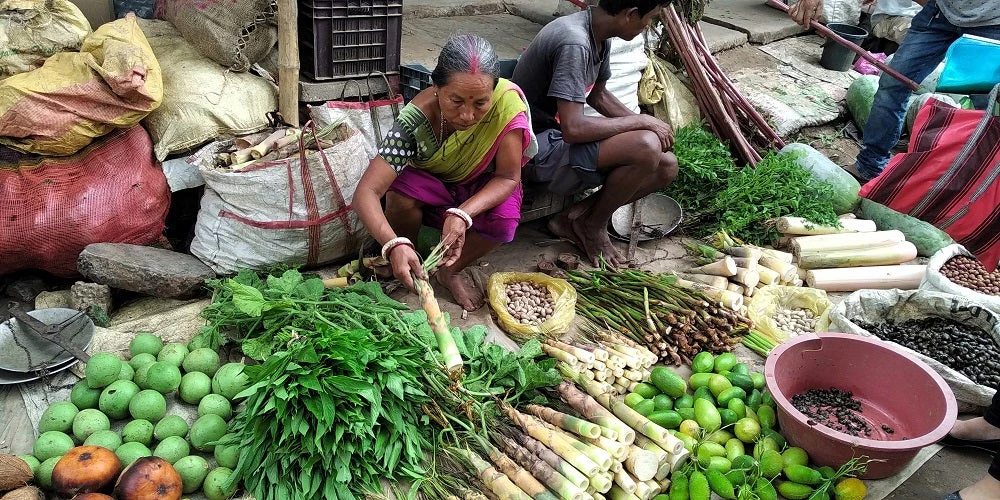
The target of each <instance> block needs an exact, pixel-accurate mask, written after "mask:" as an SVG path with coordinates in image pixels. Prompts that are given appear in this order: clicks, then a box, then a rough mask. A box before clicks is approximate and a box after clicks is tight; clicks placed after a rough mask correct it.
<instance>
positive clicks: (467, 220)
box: [444, 207, 472, 229]
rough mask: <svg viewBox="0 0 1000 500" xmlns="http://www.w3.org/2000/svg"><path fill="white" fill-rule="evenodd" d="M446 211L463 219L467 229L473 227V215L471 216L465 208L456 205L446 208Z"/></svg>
mask: <svg viewBox="0 0 1000 500" xmlns="http://www.w3.org/2000/svg"><path fill="white" fill-rule="evenodd" d="M444 212H445V213H446V214H451V215H454V216H456V217H458V218H460V219H462V220H463V221H464V222H465V228H466V229H469V228H471V227H472V216H470V215H469V214H468V213H466V212H465V210H462V209H461V208H458V207H455V208H449V209H448V210H445V211H444Z"/></svg>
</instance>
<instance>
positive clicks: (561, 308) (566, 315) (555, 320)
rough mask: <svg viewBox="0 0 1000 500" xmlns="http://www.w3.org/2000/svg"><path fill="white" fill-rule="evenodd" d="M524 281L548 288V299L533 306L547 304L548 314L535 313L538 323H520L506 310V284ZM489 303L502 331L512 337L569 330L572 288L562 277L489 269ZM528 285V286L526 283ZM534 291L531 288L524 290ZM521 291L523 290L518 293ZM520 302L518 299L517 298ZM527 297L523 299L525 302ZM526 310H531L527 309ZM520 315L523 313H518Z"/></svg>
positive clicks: (573, 299) (521, 338)
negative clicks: (501, 271)
mask: <svg viewBox="0 0 1000 500" xmlns="http://www.w3.org/2000/svg"><path fill="white" fill-rule="evenodd" d="M521 283H528V284H530V285H539V286H541V287H544V288H545V289H546V290H548V295H549V301H548V302H549V303H548V304H547V305H541V304H539V305H537V306H536V307H548V306H551V309H552V313H551V314H539V315H538V319H540V320H542V321H541V322H540V323H538V324H531V323H522V322H521V321H523V320H519V319H517V318H516V317H515V314H516V313H513V314H512V312H511V311H510V309H509V308H508V306H509V305H510V304H511V300H510V298H509V295H508V293H507V292H508V285H515V284H521ZM486 288H487V291H488V293H489V302H490V307H491V308H492V309H493V312H494V313H496V316H497V323H498V324H499V325H500V328H502V329H503V331H505V332H507V333H508V334H509V335H510V336H511V337H513V338H514V340H518V341H521V342H523V341H525V340H528V339H530V338H532V337H535V336H538V335H544V336H546V337H552V338H558V337H559V336H560V335H562V334H563V333H566V331H567V330H569V327H570V325H571V324H572V323H573V318H575V317H576V289H575V288H573V286H572V285H570V284H569V282H567V281H566V280H563V279H559V278H553V277H551V276H547V275H545V274H542V273H493V275H492V276H490V281H489V284H488V285H487V287H486ZM529 288H531V287H529ZM528 294H529V295H534V293H533V292H528ZM522 295H524V294H522ZM519 302H521V301H519ZM528 302H530V301H523V303H524V304H525V305H526V304H527V303H528ZM528 312H529V314H530V313H532V312H534V311H528ZM522 317H523V316H522Z"/></svg>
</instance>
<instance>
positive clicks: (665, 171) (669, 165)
mask: <svg viewBox="0 0 1000 500" xmlns="http://www.w3.org/2000/svg"><path fill="white" fill-rule="evenodd" d="M656 171H657V176H658V178H659V180H660V182H661V184H662V186H661V187H665V186H667V185H668V184H670V183H671V182H674V179H676V178H677V157H676V156H674V154H673V153H671V152H670V151H667V152H665V153H660V164H659V165H657V167H656Z"/></svg>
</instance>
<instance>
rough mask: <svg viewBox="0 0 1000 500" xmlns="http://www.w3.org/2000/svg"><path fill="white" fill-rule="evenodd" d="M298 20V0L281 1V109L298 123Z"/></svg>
mask: <svg viewBox="0 0 1000 500" xmlns="http://www.w3.org/2000/svg"><path fill="white" fill-rule="evenodd" d="M298 26H299V21H298V4H297V2H296V0H278V112H279V113H281V116H282V118H284V119H285V121H286V122H287V123H289V124H291V125H292V126H296V127H297V126H298V125H299V27H298Z"/></svg>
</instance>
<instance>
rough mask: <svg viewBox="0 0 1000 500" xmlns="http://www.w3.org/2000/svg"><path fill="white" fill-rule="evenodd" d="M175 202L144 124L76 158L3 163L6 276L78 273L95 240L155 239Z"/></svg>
mask: <svg viewBox="0 0 1000 500" xmlns="http://www.w3.org/2000/svg"><path fill="white" fill-rule="evenodd" d="M169 207H170V189H169V188H168V187H167V180H166V178H165V177H164V176H163V171H162V170H161V169H160V166H159V165H158V164H157V163H156V162H155V161H154V160H153V143H152V141H150V139H149V134H147V133H146V131H145V129H143V128H142V127H141V126H139V125H136V126H135V127H132V128H131V129H128V130H119V131H115V132H112V133H111V134H109V135H108V136H106V137H105V138H103V139H101V140H100V141H98V142H95V143H93V144H91V145H90V146H88V147H87V148H85V149H83V150H81V151H80V152H79V153H78V154H76V155H73V156H68V157H59V158H52V157H48V158H44V159H41V160H34V161H33V162H32V163H21V164H17V165H10V164H0V221H3V222H2V223H0V256H2V257H0V274H6V273H9V272H12V271H17V270H20V269H41V270H44V271H48V272H50V273H52V274H54V275H56V276H62V277H73V276H76V275H78V273H77V270H76V259H77V257H78V256H79V255H80V252H82V251H83V248H84V247H86V246H87V245H89V244H91V243H131V244H135V245H147V244H149V243H153V242H155V241H157V240H158V239H159V238H160V235H161V234H162V232H163V228H164V221H165V220H166V217H167V209H168V208H169Z"/></svg>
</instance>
